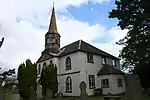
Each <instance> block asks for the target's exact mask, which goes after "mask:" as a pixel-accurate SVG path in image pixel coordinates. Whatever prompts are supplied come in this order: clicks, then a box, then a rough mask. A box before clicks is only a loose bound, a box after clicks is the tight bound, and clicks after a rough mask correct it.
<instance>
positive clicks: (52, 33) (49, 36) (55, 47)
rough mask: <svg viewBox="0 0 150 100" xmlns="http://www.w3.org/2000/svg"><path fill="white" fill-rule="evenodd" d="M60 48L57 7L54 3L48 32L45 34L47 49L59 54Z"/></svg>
mask: <svg viewBox="0 0 150 100" xmlns="http://www.w3.org/2000/svg"><path fill="white" fill-rule="evenodd" d="M59 48H60V35H59V33H58V31H57V24H56V17H55V7H54V3H53V8H52V14H51V19H50V25H49V29H48V32H47V33H46V34H45V51H47V52H49V53H55V54H57V53H58V52H59Z"/></svg>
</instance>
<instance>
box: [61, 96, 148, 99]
mask: <svg viewBox="0 0 150 100" xmlns="http://www.w3.org/2000/svg"><path fill="white" fill-rule="evenodd" d="M72 98H73V97H64V98H63V99H62V100H73V99H72ZM88 99H89V100H104V98H103V97H102V96H100V97H89V98H88ZM75 100H78V97H77V98H76V97H75ZM79 100H81V99H79ZM122 100H125V99H124V98H122ZM143 100H150V96H144V98H143Z"/></svg>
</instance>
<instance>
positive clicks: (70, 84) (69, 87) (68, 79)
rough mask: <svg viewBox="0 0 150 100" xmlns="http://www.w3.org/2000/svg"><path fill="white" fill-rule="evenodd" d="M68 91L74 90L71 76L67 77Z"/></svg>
mask: <svg viewBox="0 0 150 100" xmlns="http://www.w3.org/2000/svg"><path fill="white" fill-rule="evenodd" d="M66 92H67V93H71V92H72V80H71V78H70V77H69V76H68V77H67V78H66Z"/></svg>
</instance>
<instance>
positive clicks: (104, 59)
mask: <svg viewBox="0 0 150 100" xmlns="http://www.w3.org/2000/svg"><path fill="white" fill-rule="evenodd" d="M102 64H103V65H104V64H106V58H105V57H102Z"/></svg>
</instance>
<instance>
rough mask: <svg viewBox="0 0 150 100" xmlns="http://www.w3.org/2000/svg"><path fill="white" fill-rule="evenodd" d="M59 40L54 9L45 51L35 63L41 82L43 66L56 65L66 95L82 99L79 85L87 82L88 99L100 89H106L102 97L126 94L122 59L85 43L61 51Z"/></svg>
mask: <svg viewBox="0 0 150 100" xmlns="http://www.w3.org/2000/svg"><path fill="white" fill-rule="evenodd" d="M60 38H61V36H60V34H59V32H58V30H57V24H56V16H55V8H54V7H53V8H52V14H51V20H50V25H49V29H48V32H47V33H46V34H45V49H44V50H43V51H42V53H41V56H40V57H39V59H38V60H37V62H36V63H37V72H38V79H39V78H40V74H41V72H42V68H43V66H45V65H47V64H50V63H53V64H55V65H56V66H57V71H58V72H57V74H58V92H61V93H63V95H64V96H80V88H79V85H80V83H81V82H82V81H84V82H85V83H86V91H87V94H88V95H89V96H92V95H94V90H95V89H98V88H100V89H102V90H103V95H108V94H112V95H117V94H121V93H124V92H125V84H124V83H125V82H124V75H125V73H123V72H122V71H121V70H120V59H119V58H117V57H115V56H113V55H111V54H109V53H107V52H105V51H102V50H100V49H98V48H96V47H94V46H92V45H91V44H89V43H87V42H85V41H83V40H77V41H75V42H73V43H71V44H68V45H66V46H64V47H62V48H60V42H61V41H60Z"/></svg>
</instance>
